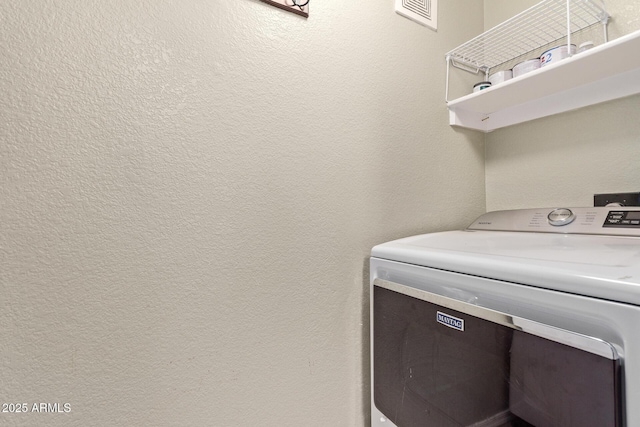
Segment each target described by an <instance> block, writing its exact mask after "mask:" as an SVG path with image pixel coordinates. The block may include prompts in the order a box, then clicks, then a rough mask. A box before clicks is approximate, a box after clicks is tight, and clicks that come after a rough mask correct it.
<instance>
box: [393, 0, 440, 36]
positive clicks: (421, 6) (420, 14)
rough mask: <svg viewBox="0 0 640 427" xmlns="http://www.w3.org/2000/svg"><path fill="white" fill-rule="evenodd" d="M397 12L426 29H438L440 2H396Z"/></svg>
mask: <svg viewBox="0 0 640 427" xmlns="http://www.w3.org/2000/svg"><path fill="white" fill-rule="evenodd" d="M396 12H397V13H398V14H400V15H402V16H404V17H405V18H409V19H411V20H412V21H415V22H417V23H418V24H421V25H424V26H425V27H429V28H433V29H434V30H437V29H438V0H396Z"/></svg>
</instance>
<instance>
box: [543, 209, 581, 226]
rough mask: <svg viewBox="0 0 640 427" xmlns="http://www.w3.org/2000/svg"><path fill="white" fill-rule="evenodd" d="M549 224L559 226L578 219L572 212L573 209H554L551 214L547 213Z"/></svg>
mask: <svg viewBox="0 0 640 427" xmlns="http://www.w3.org/2000/svg"><path fill="white" fill-rule="evenodd" d="M547 219H548V220H549V224H551V225H553V226H556V227H559V226H561V225H567V224H571V223H572V222H573V220H574V219H576V214H574V213H573V212H571V209H566V208H562V209H554V210H552V211H551V212H550V213H549V215H547Z"/></svg>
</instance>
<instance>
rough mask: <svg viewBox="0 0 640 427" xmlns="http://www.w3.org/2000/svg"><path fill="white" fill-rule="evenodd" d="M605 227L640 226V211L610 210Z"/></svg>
mask: <svg viewBox="0 0 640 427" xmlns="http://www.w3.org/2000/svg"><path fill="white" fill-rule="evenodd" d="M602 226H603V227H622V228H627V227H631V228H640V211H627V210H615V211H609V214H608V215H607V219H606V220H605V221H604V224H603V225H602Z"/></svg>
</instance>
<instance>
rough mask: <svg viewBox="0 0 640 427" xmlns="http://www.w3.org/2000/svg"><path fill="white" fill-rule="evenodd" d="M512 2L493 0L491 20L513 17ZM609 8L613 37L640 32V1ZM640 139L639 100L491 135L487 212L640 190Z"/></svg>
mask: <svg viewBox="0 0 640 427" xmlns="http://www.w3.org/2000/svg"><path fill="white" fill-rule="evenodd" d="M504 1H505V0H486V2H485V16H487V15H489V16H492V20H494V19H498V20H500V21H501V20H503V19H506V18H507V17H508V16H505V15H503V13H506V12H505V11H507V10H509V9H508V8H506V7H504V5H502V4H501V3H502V2H504ZM519 3H520V4H522V6H523V9H524V8H525V7H528V6H530V1H529V0H527V1H524V0H522V1H520V2H519ZM606 6H607V10H608V11H609V13H610V14H611V15H612V19H611V22H610V25H609V35H610V39H615V38H617V37H619V36H621V35H624V34H628V33H631V32H633V31H636V30H638V29H640V3H638V2H636V1H631V0H607V1H606ZM485 22H487V21H485ZM492 23H493V22H492ZM598 32H599V30H598ZM583 37H585V36H583ZM585 38H586V37H585ZM594 39H595V38H594ZM596 42H597V39H596ZM639 134H640V96H638V95H636V96H632V97H628V98H625V99H621V100H617V101H612V102H608V103H605V104H602V105H596V106H592V107H588V108H584V109H580V110H576V111H571V112H567V113H564V114H560V115H558V116H553V117H548V118H543V119H538V120H535V121H532V122H529V123H524V124H520V125H517V126H513V127H509V128H505V129H501V130H497V131H495V132H492V133H489V134H487V137H486V140H485V141H486V192H487V210H489V211H491V210H497V209H517V208H526V207H553V206H592V205H593V195H594V194H596V193H611V192H618V191H621V192H625V191H640V168H639V167H638V160H639V159H640V144H638V135H639Z"/></svg>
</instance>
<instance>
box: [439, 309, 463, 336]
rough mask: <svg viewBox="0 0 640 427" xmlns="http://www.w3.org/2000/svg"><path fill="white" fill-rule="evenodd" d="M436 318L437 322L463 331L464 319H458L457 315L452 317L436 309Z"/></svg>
mask: <svg viewBox="0 0 640 427" xmlns="http://www.w3.org/2000/svg"><path fill="white" fill-rule="evenodd" d="M436 320H437V321H438V323H442V324H443V325H444V326H448V327H450V328H453V329H457V330H459V331H464V320H462V319H458V318H457V317H453V316H450V315H448V314H444V313H442V312H440V311H438V312H437V314H436Z"/></svg>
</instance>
